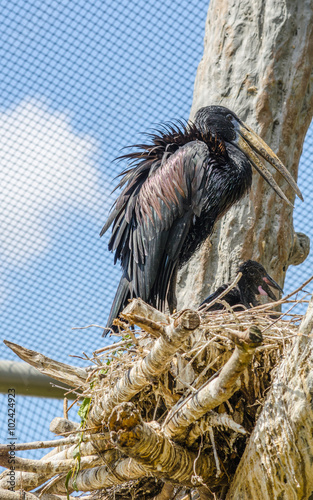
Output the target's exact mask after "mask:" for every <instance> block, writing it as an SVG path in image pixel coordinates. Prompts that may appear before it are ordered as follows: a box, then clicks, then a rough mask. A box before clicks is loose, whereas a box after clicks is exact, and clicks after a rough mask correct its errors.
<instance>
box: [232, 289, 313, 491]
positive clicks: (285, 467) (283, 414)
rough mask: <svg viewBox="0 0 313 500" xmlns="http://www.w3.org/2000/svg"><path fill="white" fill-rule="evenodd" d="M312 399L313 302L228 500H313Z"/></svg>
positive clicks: (278, 371) (286, 358)
mask: <svg viewBox="0 0 313 500" xmlns="http://www.w3.org/2000/svg"><path fill="white" fill-rule="evenodd" d="M309 336H310V337H309ZM312 393H313V299H311V302H310V305H309V308H308V311H307V313H306V316H305V318H304V319H303V321H302V324H301V327H300V335H299V337H298V338H296V340H295V341H294V344H293V347H292V348H291V349H290V350H289V352H288V354H287V356H286V357H285V359H283V360H282V362H281V364H280V366H279V368H278V369H277V370H276V373H275V376H274V380H273V384H272V389H271V391H270V394H269V396H268V397H267V399H266V402H265V405H264V408H263V410H262V412H261V414H260V417H259V419H258V420H257V423H256V426H255V429H254V431H253V433H252V435H251V438H250V440H249V443H248V445H247V447H246V450H245V453H244V455H243V458H242V460H241V462H240V465H239V467H238V469H237V472H236V475H235V478H234V480H233V483H232V485H231V488H230V491H229V493H228V495H227V500H238V499H240V500H250V499H253V500H272V499H273V498H286V499H287V498H288V499H289V498H290V499H293V498H295V499H297V498H302V499H309V498H312V497H311V496H310V495H311V494H312V491H313V439H312V422H313V409H312Z"/></svg>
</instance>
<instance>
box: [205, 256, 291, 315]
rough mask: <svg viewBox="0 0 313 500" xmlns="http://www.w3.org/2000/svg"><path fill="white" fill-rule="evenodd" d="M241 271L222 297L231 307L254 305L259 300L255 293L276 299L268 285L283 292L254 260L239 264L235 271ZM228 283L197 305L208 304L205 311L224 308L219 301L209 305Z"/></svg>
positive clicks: (257, 303)
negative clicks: (235, 282)
mask: <svg viewBox="0 0 313 500" xmlns="http://www.w3.org/2000/svg"><path fill="white" fill-rule="evenodd" d="M239 272H240V273H242V276H241V278H240V279H239V281H238V283H237V285H236V286H235V287H234V288H232V289H231V290H230V291H229V292H228V293H227V294H226V295H224V297H223V298H222V300H223V301H226V302H227V303H228V304H229V305H230V306H231V307H232V308H234V309H237V307H236V306H240V305H243V306H244V307H246V308H247V309H250V308H251V307H256V306H258V305H259V302H258V300H257V298H256V295H267V296H268V297H270V298H271V299H272V300H277V298H276V296H275V294H274V293H273V292H272V290H271V289H270V287H272V288H276V290H279V291H280V292H282V293H283V290H282V289H281V287H280V286H279V285H278V284H277V283H276V281H274V280H273V278H271V276H270V275H269V274H267V272H266V270H265V269H264V267H263V266H262V264H259V262H256V261H255V260H246V261H245V262H244V263H243V264H241V266H239V268H238V271H237V273H239ZM229 285H230V283H225V284H224V285H221V286H220V287H218V288H217V290H216V291H215V292H213V293H211V295H209V296H208V297H207V298H206V299H205V300H204V301H203V302H202V303H201V304H200V306H199V307H202V306H204V305H206V304H208V305H207V306H206V308H205V310H206V311H217V310H221V309H224V305H223V304H221V303H220V302H216V303H215V304H213V305H212V306H211V307H210V306H209V304H210V302H212V301H213V300H214V299H216V297H218V296H219V295H220V294H221V293H222V292H224V290H226V288H228V287H229Z"/></svg>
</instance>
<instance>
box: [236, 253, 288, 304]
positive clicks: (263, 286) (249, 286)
mask: <svg viewBox="0 0 313 500" xmlns="http://www.w3.org/2000/svg"><path fill="white" fill-rule="evenodd" d="M238 272H241V273H242V277H241V278H240V280H239V282H238V287H239V289H240V292H241V293H242V294H246V295H251V294H253V295H258V294H260V295H267V296H268V297H270V298H271V299H272V300H277V297H276V295H275V294H274V293H273V292H272V290H271V288H275V289H276V290H279V291H280V292H282V293H283V290H282V288H281V287H280V286H279V285H278V284H277V283H276V281H274V280H273V278H271V276H270V275H269V274H268V273H267V272H266V271H265V269H264V267H263V266H262V264H259V263H258V262H256V261H254V260H247V261H246V262H244V263H243V264H241V266H240V267H239V269H238ZM270 287H271V288H270Z"/></svg>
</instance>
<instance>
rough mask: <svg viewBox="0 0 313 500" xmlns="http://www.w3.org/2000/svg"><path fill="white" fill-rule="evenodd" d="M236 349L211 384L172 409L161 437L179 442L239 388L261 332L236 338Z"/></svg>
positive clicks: (251, 332)
mask: <svg viewBox="0 0 313 500" xmlns="http://www.w3.org/2000/svg"><path fill="white" fill-rule="evenodd" d="M233 339H234V340H236V343H237V345H236V347H235V350H234V352H233V354H232V356H231V358H230V359H229V360H228V362H227V363H226V364H225V365H224V366H223V368H222V370H221V372H220V374H219V375H218V377H216V378H215V379H214V380H212V381H211V382H209V383H208V384H205V386H204V387H203V388H202V389H200V390H199V391H197V393H196V394H193V396H192V397H190V399H189V400H188V399H187V401H186V400H184V401H183V402H182V403H180V404H178V405H176V406H174V408H173V409H172V411H171V413H170V414H169V416H168V417H167V419H166V421H165V423H164V424H163V429H164V433H165V435H166V436H167V437H169V438H172V439H176V440H179V439H182V438H183V437H184V435H185V430H186V428H187V427H188V426H189V425H190V424H192V423H193V422H194V421H195V420H198V419H199V418H201V417H202V416H203V415H204V414H205V413H207V412H208V411H209V410H212V409H213V408H216V407H217V406H219V405H220V404H222V403H224V401H226V400H228V399H229V398H230V397H231V396H232V395H233V393H234V392H235V391H237V390H238V389H239V387H240V385H241V384H240V380H239V377H240V375H241V374H242V373H243V371H244V370H245V369H246V367H247V366H248V364H249V363H250V361H251V359H252V357H253V354H254V350H255V348H256V347H258V346H259V345H260V344H261V342H262V334H261V332H257V331H256V330H255V329H254V330H252V328H251V329H250V330H248V331H247V332H246V333H245V334H244V335H242V337H240V336H239V335H238V336H237V337H236V336H235V334H233Z"/></svg>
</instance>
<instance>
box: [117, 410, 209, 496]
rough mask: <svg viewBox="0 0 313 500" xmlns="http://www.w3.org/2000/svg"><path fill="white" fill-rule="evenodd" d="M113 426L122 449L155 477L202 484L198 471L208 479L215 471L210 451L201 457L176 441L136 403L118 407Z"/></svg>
mask: <svg viewBox="0 0 313 500" xmlns="http://www.w3.org/2000/svg"><path fill="white" fill-rule="evenodd" d="M109 429H110V431H111V440H112V442H114V443H115V445H116V446H117V447H118V449H119V450H120V451H121V452H122V453H125V454H126V455H128V456H129V457H132V458H134V459H135V460H136V462H137V463H139V464H141V465H142V466H144V467H145V469H146V470H147V471H150V473H151V474H153V476H155V477H159V478H162V479H166V480H168V481H173V482H175V483H178V484H183V485H186V486H192V485H193V483H194V485H196V484H199V482H198V481H197V480H194V479H193V478H195V476H196V475H197V476H198V477H200V478H201V479H202V481H204V482H205V481H206V480H207V479H208V478H209V477H210V476H212V475H213V474H214V472H215V465H214V461H213V460H212V456H211V454H210V453H209V452H206V453H205V454H202V455H200V456H199V457H197V453H195V452H191V451H188V450H187V449H186V448H183V447H181V446H178V445H175V444H174V443H173V442H172V441H171V440H170V439H168V438H166V436H165V435H164V434H163V433H162V432H160V431H159V430H158V429H157V427H156V428H154V426H153V425H149V424H147V423H145V422H144V421H143V420H142V418H141V416H140V413H139V412H138V410H137V409H136V408H135V406H134V405H133V404H132V403H122V404H121V405H119V406H117V407H115V408H114V410H113V412H112V414H111V416H110V420H109ZM200 484H201V483H200Z"/></svg>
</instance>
